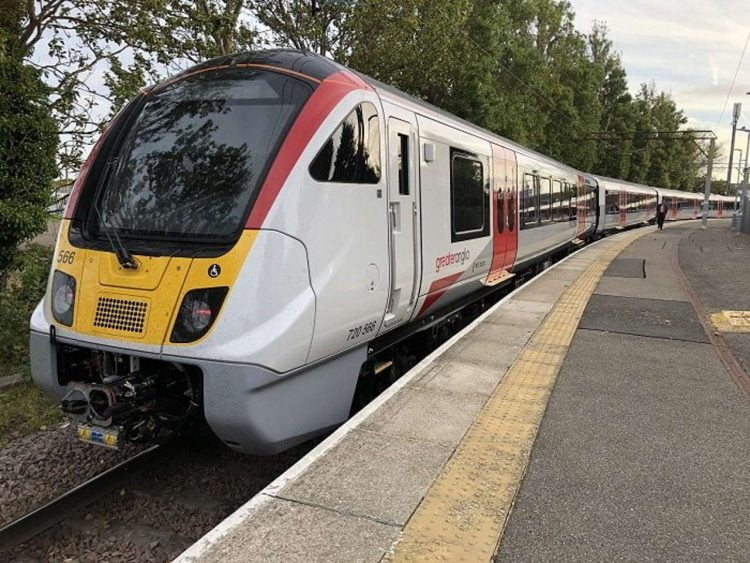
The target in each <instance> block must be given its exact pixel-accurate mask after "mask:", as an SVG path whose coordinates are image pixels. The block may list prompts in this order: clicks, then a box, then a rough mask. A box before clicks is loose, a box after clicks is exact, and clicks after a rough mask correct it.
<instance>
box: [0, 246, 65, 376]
mask: <svg viewBox="0 0 750 563" xmlns="http://www.w3.org/2000/svg"><path fill="white" fill-rule="evenodd" d="M52 254H53V250H52V249H51V248H47V247H44V246H41V245H39V244H30V245H29V246H28V247H27V248H26V249H24V250H23V251H22V252H20V253H18V254H17V255H16V256H15V257H14V260H13V263H12V266H11V268H10V271H9V273H8V275H7V277H6V279H5V282H4V284H5V285H4V291H3V292H2V293H0V342H1V343H2V345H0V365H2V366H6V368H5V370H4V371H5V372H6V374H12V373H24V374H27V375H28V373H29V342H28V341H29V319H30V317H31V313H33V312H34V308H35V307H36V305H37V303H38V302H39V300H40V299H41V298H42V296H43V295H44V291H45V289H46V287H47V277H48V276H49V271H50V266H51V264H52Z"/></svg>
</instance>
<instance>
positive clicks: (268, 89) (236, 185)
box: [93, 69, 311, 240]
mask: <svg viewBox="0 0 750 563" xmlns="http://www.w3.org/2000/svg"><path fill="white" fill-rule="evenodd" d="M310 93H311V88H310V87H309V86H308V85H307V84H305V83H304V82H302V81H300V80H298V79H296V78H292V77H289V76H286V75H283V74H279V73H274V72H267V71H257V70H248V69H236V70H222V71H220V72H206V73H203V74H198V75H196V76H193V77H190V78H187V79H183V80H180V81H178V82H176V83H174V84H173V85H171V86H169V87H167V88H166V89H164V90H161V91H158V92H157V93H155V94H151V95H150V96H149V97H148V98H147V100H146V102H145V104H144V105H143V107H142V110H141V111H140V114H139V115H138V116H137V118H136V119H135V121H134V123H133V125H132V127H131V128H130V130H129V131H128V132H126V135H127V136H126V138H125V140H124V142H123V144H122V149H121V150H120V151H119V156H118V157H117V158H111V159H110V162H109V163H108V164H109V165H110V166H109V169H108V170H107V172H105V174H104V181H103V185H102V186H101V188H100V192H99V194H98V197H97V198H96V204H95V205H96V206H97V209H96V210H95V211H96V212H95V213H94V214H93V215H94V217H93V226H94V228H95V230H96V231H98V232H103V231H109V232H111V231H115V232H116V233H118V234H119V235H121V236H123V237H135V238H156V239H159V238H162V239H163V238H170V239H185V238H189V239H198V240H206V239H215V240H222V239H226V238H228V237H230V236H231V235H232V234H233V233H237V232H238V231H239V229H241V227H242V223H243V220H244V219H245V217H246V216H247V213H248V211H249V207H250V205H251V203H252V201H253V200H254V196H255V194H256V192H257V191H258V190H259V189H260V184H261V182H262V180H263V177H264V176H265V173H266V171H267V168H268V166H269V165H270V163H271V162H272V160H273V158H274V156H275V153H276V151H277V148H278V146H279V144H280V141H281V140H283V139H282V137H283V135H285V133H286V131H287V130H288V129H289V126H290V125H291V122H292V120H293V119H294V117H295V116H296V115H297V113H298V111H299V109H300V108H301V107H302V105H303V104H304V103H305V101H306V100H307V98H308V97H309V96H310ZM102 223H104V228H102Z"/></svg>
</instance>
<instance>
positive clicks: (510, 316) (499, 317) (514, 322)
mask: <svg viewBox="0 0 750 563" xmlns="http://www.w3.org/2000/svg"><path fill="white" fill-rule="evenodd" d="M546 316H547V315H546V313H530V312H528V311H519V310H517V309H506V308H505V307H501V308H499V309H498V310H497V311H495V312H494V313H492V314H491V315H489V316H488V317H487V318H486V319H485V323H488V324H498V325H508V326H516V327H519V328H526V329H530V330H536V328H537V327H538V326H539V325H540V324H541V322H542V321H543V320H544V317H546Z"/></svg>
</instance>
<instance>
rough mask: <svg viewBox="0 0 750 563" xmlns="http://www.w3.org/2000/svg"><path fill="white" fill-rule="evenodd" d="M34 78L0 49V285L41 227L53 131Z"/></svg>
mask: <svg viewBox="0 0 750 563" xmlns="http://www.w3.org/2000/svg"><path fill="white" fill-rule="evenodd" d="M48 92H49V89H48V88H47V87H46V86H45V85H44V84H43V83H42V80H41V78H40V77H39V72H38V71H37V70H35V69H33V68H31V67H30V66H28V65H24V64H23V63H21V62H20V61H18V60H16V59H14V58H13V57H11V56H9V55H7V54H6V53H4V52H3V49H0V280H2V279H3V278H4V277H5V276H7V275H8V270H9V269H11V268H12V267H13V264H14V261H15V258H16V255H17V254H18V250H19V245H20V244H21V243H22V242H24V241H25V240H28V239H29V238H31V237H33V236H34V235H37V234H39V233H41V232H42V231H43V230H44V229H45V227H46V225H47V206H48V205H49V200H50V195H51V192H52V181H53V179H54V178H55V175H56V173H57V166H56V164H55V154H56V151H57V141H58V137H57V125H56V123H55V121H54V119H53V118H52V117H51V116H50V110H49V101H48V99H47V94H48Z"/></svg>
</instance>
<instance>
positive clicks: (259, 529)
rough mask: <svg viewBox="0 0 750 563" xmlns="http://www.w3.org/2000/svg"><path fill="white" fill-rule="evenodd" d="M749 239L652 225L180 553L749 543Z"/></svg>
mask: <svg viewBox="0 0 750 563" xmlns="http://www.w3.org/2000/svg"><path fill="white" fill-rule="evenodd" d="M742 311H750V237H748V236H747V235H739V236H736V235H734V234H732V233H731V232H730V231H729V222H728V221H724V220H714V221H712V222H710V223H709V228H708V229H707V230H701V229H700V224H699V222H695V221H693V222H681V223H673V224H668V225H667V226H665V230H664V231H661V232H659V231H657V230H656V229H655V228H654V227H643V228H640V229H637V230H632V231H627V232H623V233H620V234H617V235H614V236H611V237H607V238H605V239H602V240H601V241H598V242H596V243H594V244H592V245H589V246H587V247H586V248H584V249H582V250H581V251H579V252H577V253H575V254H573V255H571V256H570V257H568V258H567V259H565V260H563V261H561V262H559V263H558V264H556V265H555V266H553V267H552V268H550V269H548V270H547V271H545V272H543V273H542V274H541V275H539V276H537V277H536V278H534V279H533V280H531V281H530V282H529V283H527V284H525V285H524V286H522V287H521V288H519V289H518V290H516V291H515V292H513V293H512V294H510V295H509V296H507V297H506V298H505V299H503V300H502V301H501V302H499V303H498V304H497V305H495V306H494V307H493V308H491V309H490V310H488V311H487V312H486V313H485V314H484V315H482V316H481V317H480V318H479V319H477V320H476V321H474V322H473V323H472V324H470V325H469V326H468V327H466V328H465V329H464V330H463V331H461V332H460V333H459V334H457V335H456V336H454V337H453V338H452V339H451V340H449V341H448V342H446V343H445V344H444V345H443V346H441V347H440V348H439V349H438V350H436V351H435V352H434V353H432V354H431V355H430V356H428V357H427V358H425V359H424V360H423V361H422V362H420V364H419V365H417V366H416V367H415V368H414V369H412V370H411V371H410V372H409V373H407V374H406V375H405V376H403V377H402V378H401V379H400V380H399V381H398V382H397V383H396V384H395V385H393V386H392V387H391V388H389V389H388V390H387V392H386V393H384V394H383V395H381V396H380V397H378V398H377V399H376V400H375V401H373V403H371V404H370V405H368V406H367V407H366V408H365V409H363V410H362V411H361V412H359V413H358V414H357V415H356V416H355V417H354V418H352V419H351V420H349V421H348V422H347V423H346V424H345V425H344V426H342V427H341V428H339V429H338V430H336V431H335V432H334V433H333V434H331V435H330V436H329V437H328V438H327V439H326V440H324V441H323V442H322V443H321V444H320V445H318V446H317V447H316V448H315V449H313V450H312V451H311V452H310V453H309V454H308V455H307V456H305V457H304V458H303V459H301V460H300V461H299V462H298V463H297V464H296V465H295V466H293V467H292V468H291V469H289V470H288V471H287V472H286V473H284V474H283V475H282V476H281V477H279V478H278V479H277V480H276V481H274V482H273V483H271V485H269V486H268V487H267V488H266V489H264V490H263V491H262V492H261V493H259V494H258V495H256V496H255V497H253V499H251V500H250V501H249V502H248V503H246V504H245V505H244V506H243V507H241V508H240V509H239V510H237V511H236V512H235V513H234V514H233V515H231V516H230V517H229V518H227V519H226V520H225V521H224V522H223V523H222V524H221V525H219V526H218V527H217V528H215V529H214V530H212V531H211V532H210V533H209V534H208V535H206V536H205V537H204V538H202V539H201V540H200V541H199V542H198V543H196V544H195V545H194V546H192V547H191V548H190V549H189V550H187V551H186V552H185V553H183V554H182V555H181V556H180V557H179V558H178V561H182V562H187V561H202V562H209V561H210V562H214V561H243V562H246V561H264V562H265V561H284V562H293V561H305V562H309V561H342V562H344V561H345V562H350V561H372V562H377V561H491V560H495V561H502V562H505V561H548V560H552V559H555V560H566V561H567V560H614V559H619V560H691V561H695V560H722V561H746V560H747V557H748V554H750V534H748V533H747V531H748V522H750V486H748V480H747V475H748V469H749V468H750V402H749V399H750V378H748V374H747V368H748V367H749V366H750V314H747V315H743V313H742Z"/></svg>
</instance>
